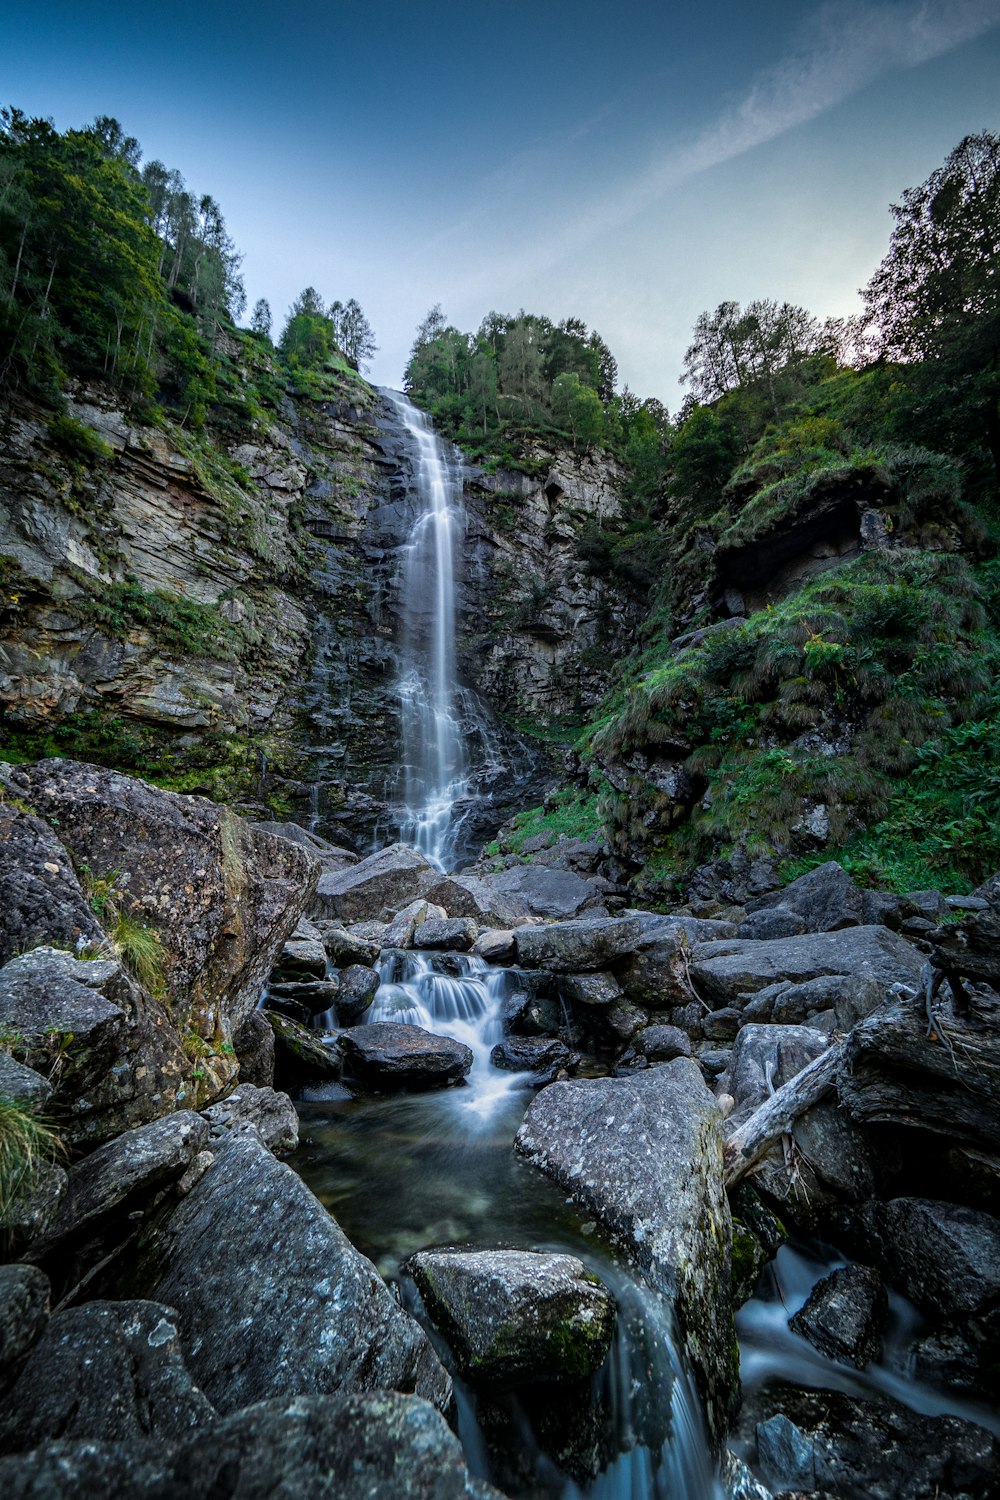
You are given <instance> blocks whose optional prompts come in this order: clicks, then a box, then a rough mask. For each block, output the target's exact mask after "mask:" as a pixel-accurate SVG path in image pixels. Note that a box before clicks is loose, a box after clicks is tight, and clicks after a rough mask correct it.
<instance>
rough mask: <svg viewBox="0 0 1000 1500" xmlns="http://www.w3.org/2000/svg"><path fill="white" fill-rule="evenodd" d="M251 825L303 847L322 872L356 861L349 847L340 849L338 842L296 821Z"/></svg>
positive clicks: (341, 867)
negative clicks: (333, 841)
mask: <svg viewBox="0 0 1000 1500" xmlns="http://www.w3.org/2000/svg"><path fill="white" fill-rule="evenodd" d="M253 826H254V828H259V829H260V831H261V833H269V834H271V835H272V836H273V837H274V838H276V839H287V840H288V842H289V843H290V844H297V845H298V846H299V848H300V849H305V850H306V852H307V853H309V854H311V855H312V856H313V858H314V859H316V860H317V862H318V863H319V867H320V869H321V870H322V871H323V872H324V873H326V872H328V871H331V870H343V869H346V868H347V866H348V865H356V864H357V863H358V856H357V855H356V854H354V853H353V852H352V851H351V850H350V849H342V848H340V846H339V845H338V844H331V843H330V841H329V839H325V838H323V837H321V835H320V834H318V833H310V832H309V830H308V829H306V828H302V827H300V826H299V824H298V823H268V822H264V823H254V825H253Z"/></svg>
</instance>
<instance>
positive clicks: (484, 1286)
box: [408, 1250, 615, 1386]
mask: <svg viewBox="0 0 1000 1500" xmlns="http://www.w3.org/2000/svg"><path fill="white" fill-rule="evenodd" d="M408 1269H409V1270H410V1271H411V1272H412V1274H413V1277H414V1280H415V1281H416V1283H417V1286H418V1287H419V1288H420V1292H421V1295H422V1296H423V1299H424V1302H425V1303H426V1305H427V1309H428V1311H429V1312H430V1314H431V1317H432V1318H433V1319H434V1321H435V1323H437V1324H438V1326H439V1327H440V1328H441V1330H442V1332H443V1333H444V1335H445V1337H446V1338H447V1339H448V1342H449V1343H450V1344H451V1347H452V1349H453V1350H454V1352H455V1356H456V1358H457V1360H458V1362H459V1366H460V1368H461V1370H462V1372H463V1374H465V1375H467V1376H469V1377H470V1378H471V1379H474V1380H476V1381H481V1382H484V1383H486V1384H489V1385H494V1386H512V1385H520V1384H523V1383H525V1382H531V1381H550V1380H582V1379H583V1378H584V1377H585V1376H588V1375H591V1374H592V1373H593V1372H594V1371H595V1370H597V1369H599V1368H600V1366H601V1365H602V1364H603V1362H604V1358H605V1356H606V1354H607V1352H608V1349H609V1348H610V1345H611V1335H612V1332H613V1330H614V1323H615V1304H614V1299H613V1298H612V1296H611V1294H610V1292H609V1291H608V1290H607V1288H606V1287H604V1286H603V1285H602V1284H601V1283H600V1281H599V1280H598V1279H597V1277H596V1276H593V1275H591V1274H590V1272H588V1271H587V1270H586V1268H585V1266H584V1265H583V1262H582V1261H580V1260H577V1258H576V1257H575V1256H573V1255H549V1254H543V1253H536V1252H534V1251H530V1250H474V1251H461V1250H427V1251H423V1252H421V1254H419V1255H415V1256H414V1257H413V1259H412V1260H411V1261H410V1262H409V1264H408Z"/></svg>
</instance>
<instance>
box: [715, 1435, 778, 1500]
mask: <svg viewBox="0 0 1000 1500" xmlns="http://www.w3.org/2000/svg"><path fill="white" fill-rule="evenodd" d="M719 1479H720V1481H721V1483H722V1495H723V1500H774V1496H773V1495H772V1494H771V1491H770V1490H766V1489H765V1488H764V1486H763V1485H762V1484H761V1483H760V1481H759V1480H757V1479H755V1478H754V1476H753V1474H752V1472H751V1471H750V1469H749V1468H748V1467H747V1465H746V1464H745V1463H744V1462H743V1460H742V1458H737V1456H736V1454H735V1453H733V1452H732V1451H731V1450H730V1449H728V1448H727V1449H726V1451H725V1453H724V1454H723V1455H722V1464H721V1469H720V1473H719Z"/></svg>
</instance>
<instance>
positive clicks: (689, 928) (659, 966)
mask: <svg viewBox="0 0 1000 1500" xmlns="http://www.w3.org/2000/svg"><path fill="white" fill-rule="evenodd" d="M625 916H626V918H627V919H628V920H637V921H638V923H639V940H638V942H636V943H635V944H634V945H633V946H632V948H631V949H629V950H628V951H627V953H626V954H625V955H624V956H623V958H622V959H621V961H619V962H618V963H617V964H616V966H615V972H616V974H617V976H618V978H619V980H620V982H621V984H622V987H623V989H624V991H625V994H626V995H627V996H628V998H629V999H630V1000H635V1001H637V1002H638V1003H639V1004H640V1005H648V1006H650V1007H651V1008H653V1009H662V1008H664V1007H666V1006H674V1005H684V1004H685V1003H686V1002H688V1001H689V1000H691V999H692V998H693V996H692V990H691V984H690V980H689V977H688V965H689V962H690V958H691V952H692V950H693V948H694V947H695V945H696V944H698V943H711V942H720V941H723V940H725V939H727V938H732V937H735V935H736V928H735V927H734V926H733V924H732V923H731V922H717V921H712V920H705V919H703V918H700V917H672V916H661V915H658V914H656V913H653V912H629V913H626V914H625Z"/></svg>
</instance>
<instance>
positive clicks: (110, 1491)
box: [0, 1438, 175, 1500]
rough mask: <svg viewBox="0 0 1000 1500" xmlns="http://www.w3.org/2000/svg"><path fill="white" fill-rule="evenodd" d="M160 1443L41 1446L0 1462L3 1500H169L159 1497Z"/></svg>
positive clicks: (165, 1494)
mask: <svg viewBox="0 0 1000 1500" xmlns="http://www.w3.org/2000/svg"><path fill="white" fill-rule="evenodd" d="M163 1466H164V1449H163V1444H162V1443H161V1442H154V1441H152V1440H151V1439H148V1438H147V1439H145V1440H142V1441H139V1440H136V1439H133V1440H132V1441H131V1442H129V1443H127V1444H126V1443H102V1442H96V1441H94V1440H93V1439H90V1440H88V1439H77V1440H76V1441H73V1440H69V1441H67V1442H56V1443H43V1444H42V1445H41V1446H40V1447H38V1448H35V1449H33V1450H32V1451H31V1452H30V1453H22V1454H18V1455H16V1456H15V1457H8V1458H0V1494H2V1495H3V1497H4V1500H94V1497H95V1496H97V1495H100V1496H105V1495H106V1496H109V1497H110V1496H114V1497H115V1500H146V1497H148V1500H175V1497H174V1495H173V1494H172V1493H171V1491H169V1490H167V1491H166V1492H164V1487H163V1486H164V1480H163Z"/></svg>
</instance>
